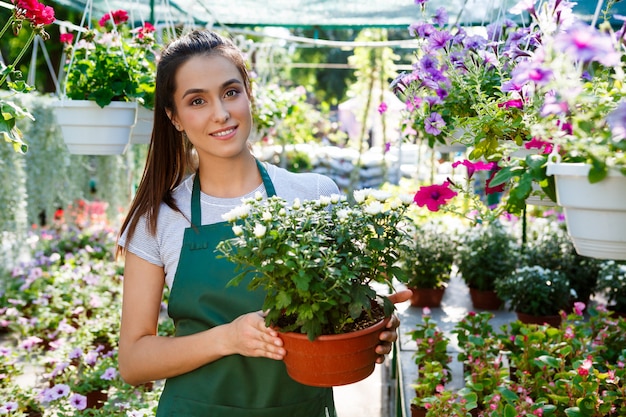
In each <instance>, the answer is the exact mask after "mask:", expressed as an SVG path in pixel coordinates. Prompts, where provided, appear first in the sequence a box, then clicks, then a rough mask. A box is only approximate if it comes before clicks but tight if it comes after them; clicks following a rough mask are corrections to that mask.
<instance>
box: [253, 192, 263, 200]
mask: <svg viewBox="0 0 626 417" xmlns="http://www.w3.org/2000/svg"><path fill="white" fill-rule="evenodd" d="M254 199H255V200H256V201H261V200H263V194H261V192H260V191H257V192H256V193H254Z"/></svg>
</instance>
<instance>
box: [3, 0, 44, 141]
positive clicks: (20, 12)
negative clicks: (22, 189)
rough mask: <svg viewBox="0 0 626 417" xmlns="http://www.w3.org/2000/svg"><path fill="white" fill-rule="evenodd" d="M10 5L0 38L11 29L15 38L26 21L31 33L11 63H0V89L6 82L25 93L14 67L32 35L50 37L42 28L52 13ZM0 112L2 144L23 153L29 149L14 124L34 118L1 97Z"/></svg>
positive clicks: (28, 3)
mask: <svg viewBox="0 0 626 417" xmlns="http://www.w3.org/2000/svg"><path fill="white" fill-rule="evenodd" d="M12 3H13V4H14V6H15V7H14V8H13V12H12V14H11V17H10V18H9V20H7V22H6V23H5V24H4V27H2V29H0V39H2V37H3V36H4V34H5V33H6V32H7V30H8V29H9V28H12V32H13V34H14V35H16V36H17V35H18V33H19V32H20V31H21V30H22V27H23V26H24V23H25V22H26V23H27V24H28V26H29V27H30V29H31V30H32V31H31V33H30V37H29V38H28V41H27V42H26V44H25V45H24V46H23V47H22V49H21V50H20V52H19V54H18V56H17V57H16V58H15V60H14V61H13V63H12V64H10V65H8V66H7V65H5V64H4V63H3V62H2V61H1V60H0V87H2V86H3V85H4V83H5V82H6V83H7V86H8V87H9V89H10V90H11V91H12V92H13V93H14V94H15V93H27V92H29V91H31V90H32V87H30V86H29V85H27V84H26V83H25V82H24V80H22V73H21V72H20V71H18V70H16V67H17V64H18V63H19V61H20V60H21V59H22V57H23V56H24V54H25V53H26V51H27V50H28V47H29V46H30V44H31V43H32V42H33V39H35V35H39V36H41V38H42V39H44V40H46V39H48V38H49V37H50V36H49V35H48V33H46V31H45V29H44V26H45V25H49V24H51V23H52V22H54V10H53V9H52V7H50V6H45V5H43V4H42V3H39V2H38V1H36V0H12ZM9 76H13V77H15V79H14V80H12V81H10V79H9ZM0 111H1V112H2V117H0V134H1V135H2V138H3V139H4V141H5V142H9V143H12V144H13V148H14V149H15V150H16V151H18V152H22V153H24V152H26V151H27V149H28V146H27V145H26V144H25V143H24V141H23V140H22V138H23V135H22V132H21V131H20V129H19V128H18V127H17V126H16V122H17V121H18V120H21V119H24V118H29V119H32V120H35V119H34V118H33V116H32V115H31V114H30V113H29V112H28V110H27V109H24V108H22V107H20V106H18V105H17V104H15V103H14V102H13V101H11V100H5V99H4V98H3V97H0Z"/></svg>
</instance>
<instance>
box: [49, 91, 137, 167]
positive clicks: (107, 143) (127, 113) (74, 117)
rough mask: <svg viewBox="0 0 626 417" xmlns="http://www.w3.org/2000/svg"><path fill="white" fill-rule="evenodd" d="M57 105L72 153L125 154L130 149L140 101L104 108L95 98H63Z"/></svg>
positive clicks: (60, 120)
mask: <svg viewBox="0 0 626 417" xmlns="http://www.w3.org/2000/svg"><path fill="white" fill-rule="evenodd" d="M53 106H54V114H55V116H56V120H57V124H58V125H59V126H60V127H61V131H62V133H63V140H64V141H65V145H66V146H67V149H68V150H69V151H70V153H72V154H78V155H121V154H123V153H124V152H126V149H127V148H128V144H129V142H130V134H131V130H132V127H133V126H134V125H135V123H136V121H137V103H135V102H124V101H114V102H112V103H111V104H109V105H108V106H105V107H104V108H101V107H100V106H98V105H97V104H96V102H95V101H91V100H60V101H58V102H56V103H54V104H53Z"/></svg>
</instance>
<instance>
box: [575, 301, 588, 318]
mask: <svg viewBox="0 0 626 417" xmlns="http://www.w3.org/2000/svg"><path fill="white" fill-rule="evenodd" d="M585 307H586V306H585V303H583V302H580V301H577V302H575V303H574V312H575V313H576V314H578V315H579V316H582V315H583V311H585Z"/></svg>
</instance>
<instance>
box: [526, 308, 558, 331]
mask: <svg viewBox="0 0 626 417" xmlns="http://www.w3.org/2000/svg"><path fill="white" fill-rule="evenodd" d="M515 314H516V315H517V319H518V320H519V321H521V322H522V323H524V324H548V325H550V326H552V327H559V326H560V325H561V316H560V315H559V314H555V315H550V316H533V315H531V314H526V313H521V312H519V311H516V312H515Z"/></svg>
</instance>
